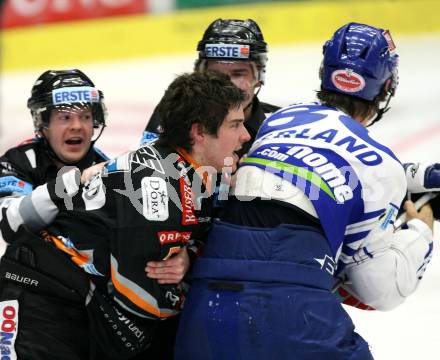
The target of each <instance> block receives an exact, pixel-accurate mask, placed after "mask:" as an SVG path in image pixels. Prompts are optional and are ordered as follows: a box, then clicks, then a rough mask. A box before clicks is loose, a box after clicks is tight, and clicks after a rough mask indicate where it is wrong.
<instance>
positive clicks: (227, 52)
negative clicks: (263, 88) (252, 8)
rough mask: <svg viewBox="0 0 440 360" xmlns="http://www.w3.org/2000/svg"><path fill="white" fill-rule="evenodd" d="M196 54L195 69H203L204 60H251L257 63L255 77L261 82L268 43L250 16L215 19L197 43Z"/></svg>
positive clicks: (264, 69)
mask: <svg viewBox="0 0 440 360" xmlns="http://www.w3.org/2000/svg"><path fill="white" fill-rule="evenodd" d="M197 51H198V52H199V58H198V60H197V61H196V64H195V69H196V70H199V69H200V68H201V69H203V67H204V66H205V63H206V61H205V60H217V61H243V60H244V61H251V62H253V63H255V65H256V78H257V80H259V81H260V82H261V83H264V74H265V72H266V62H267V51H268V48H267V43H266V42H265V41H264V38H263V34H262V32H261V30H260V27H259V26H258V24H257V23H256V22H255V21H254V20H252V19H247V20H233V19H217V20H215V21H213V22H212V23H211V24H210V25H209V26H208V28H207V29H206V31H205V33H204V34H203V38H202V40H200V41H199V43H198V45H197Z"/></svg>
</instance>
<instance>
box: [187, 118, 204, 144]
mask: <svg viewBox="0 0 440 360" xmlns="http://www.w3.org/2000/svg"><path fill="white" fill-rule="evenodd" d="M190 134H191V138H192V139H193V141H194V143H195V144H197V143H200V142H202V141H203V140H204V138H205V134H206V132H205V129H204V127H203V125H202V124H200V123H196V124H192V125H191V130H190Z"/></svg>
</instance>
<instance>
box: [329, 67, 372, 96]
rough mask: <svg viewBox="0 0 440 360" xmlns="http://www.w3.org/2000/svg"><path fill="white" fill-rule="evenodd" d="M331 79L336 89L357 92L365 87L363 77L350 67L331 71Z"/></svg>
mask: <svg viewBox="0 0 440 360" xmlns="http://www.w3.org/2000/svg"><path fill="white" fill-rule="evenodd" d="M331 80H332V83H333V85H334V86H335V87H336V88H337V89H339V90H341V91H344V92H348V93H354V92H359V91H361V90H362V89H363V88H364V87H365V80H364V78H363V77H362V76H361V75H359V74H358V73H356V72H354V71H353V70H352V69H345V70H335V71H333V73H332V76H331Z"/></svg>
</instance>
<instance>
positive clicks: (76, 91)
mask: <svg viewBox="0 0 440 360" xmlns="http://www.w3.org/2000/svg"><path fill="white" fill-rule="evenodd" d="M52 102H53V104H54V105H58V104H73V103H77V102H99V92H98V90H96V89H95V88H93V87H89V86H75V87H65V88H61V89H55V90H53V91H52Z"/></svg>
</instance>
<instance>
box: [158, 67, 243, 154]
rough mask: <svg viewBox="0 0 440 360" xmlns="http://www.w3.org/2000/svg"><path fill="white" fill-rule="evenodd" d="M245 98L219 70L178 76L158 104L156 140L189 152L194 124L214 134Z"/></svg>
mask: <svg viewBox="0 0 440 360" xmlns="http://www.w3.org/2000/svg"><path fill="white" fill-rule="evenodd" d="M244 99H245V93H244V92H243V91H241V90H240V89H238V88H237V87H236V86H235V85H234V84H233V83H232V82H231V80H230V79H229V76H228V75H226V74H223V73H221V72H218V71H213V70H208V71H206V72H203V73H199V72H194V73H190V74H189V73H186V74H182V75H180V76H178V77H177V78H176V79H175V80H174V81H173V82H172V83H171V84H170V85H169V86H168V89H167V90H166V91H165V94H164V96H163V97H162V100H161V101H160V103H159V105H158V106H157V111H158V115H159V118H160V119H161V120H160V121H161V122H160V125H161V128H162V132H161V134H160V135H159V143H166V144H168V145H170V146H172V147H181V148H183V149H185V150H186V151H191V147H192V145H193V140H192V138H191V134H190V130H191V126H192V125H193V124H197V123H199V124H201V125H202V127H203V129H204V130H205V131H206V132H207V133H208V134H211V135H216V134H217V130H218V128H219V127H220V126H221V124H222V123H223V120H224V119H225V117H226V115H227V114H228V112H229V110H230V109H231V108H234V107H238V106H240V104H241V103H242V102H243V101H244Z"/></svg>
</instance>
